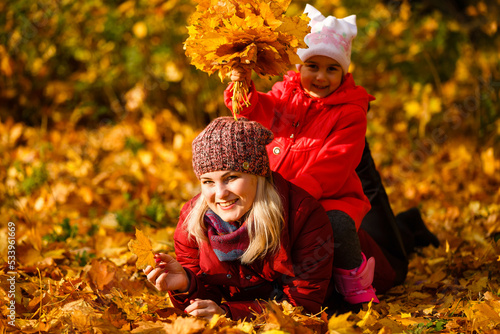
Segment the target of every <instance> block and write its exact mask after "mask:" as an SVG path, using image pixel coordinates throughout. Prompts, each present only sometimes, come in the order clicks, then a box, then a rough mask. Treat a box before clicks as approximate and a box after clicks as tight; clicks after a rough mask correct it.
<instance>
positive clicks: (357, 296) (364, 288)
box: [333, 253, 379, 304]
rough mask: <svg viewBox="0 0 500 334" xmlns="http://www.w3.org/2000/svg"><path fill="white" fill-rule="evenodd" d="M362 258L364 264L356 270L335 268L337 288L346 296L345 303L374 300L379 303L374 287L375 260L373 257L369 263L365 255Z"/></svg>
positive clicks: (334, 278) (334, 277) (334, 274)
mask: <svg viewBox="0 0 500 334" xmlns="http://www.w3.org/2000/svg"><path fill="white" fill-rule="evenodd" d="M361 256H362V257H363V262H362V263H361V265H360V266H359V267H358V268H356V269H352V270H345V269H340V268H334V270H333V280H334V281H335V287H336V288H337V291H338V292H340V293H341V294H342V295H343V296H344V299H345V301H346V302H348V303H350V304H359V303H366V302H369V301H371V300H372V299H373V302H374V303H379V300H378V298H377V296H376V295H375V289H374V288H373V287H372V282H373V274H374V272H375V259H374V258H373V257H371V258H369V259H368V261H367V260H366V256H365V254H363V253H361Z"/></svg>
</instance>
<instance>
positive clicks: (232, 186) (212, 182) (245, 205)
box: [200, 171, 257, 222]
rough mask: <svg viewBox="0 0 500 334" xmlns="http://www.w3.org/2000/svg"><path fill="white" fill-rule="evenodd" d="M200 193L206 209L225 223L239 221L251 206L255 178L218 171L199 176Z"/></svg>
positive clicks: (254, 192) (237, 173) (255, 184)
mask: <svg viewBox="0 0 500 334" xmlns="http://www.w3.org/2000/svg"><path fill="white" fill-rule="evenodd" d="M200 182H201V193H202V195H203V197H204V198H205V200H206V201H207V204H208V207H209V208H210V209H211V210H212V211H213V212H215V213H216V214H217V215H218V216H219V217H220V218H222V219H223V220H224V221H227V222H234V221H237V220H239V219H240V218H241V217H243V215H244V214H245V213H247V212H248V211H249V210H250V208H251V207H252V205H253V201H254V200H255V194H256V193H257V176H255V175H253V174H247V173H240V172H233V171H218V172H211V173H205V174H202V175H201V176H200Z"/></svg>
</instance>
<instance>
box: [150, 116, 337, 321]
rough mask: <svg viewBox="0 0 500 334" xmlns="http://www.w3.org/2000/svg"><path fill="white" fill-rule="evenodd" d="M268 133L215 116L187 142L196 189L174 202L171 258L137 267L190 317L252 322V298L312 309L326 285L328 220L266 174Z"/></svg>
mask: <svg viewBox="0 0 500 334" xmlns="http://www.w3.org/2000/svg"><path fill="white" fill-rule="evenodd" d="M272 139H273V134H272V132H271V131H269V130H267V129H266V128H264V127H263V126H262V125H260V124H259V123H257V122H252V121H248V120H247V119H245V118H240V119H239V120H238V121H235V120H234V119H233V118H232V117H221V118H217V119H215V120H214V121H212V122H211V123H210V124H209V125H208V126H207V128H206V129H205V130H204V131H203V132H202V133H201V134H200V135H199V136H198V137H197V138H196V139H195V140H194V141H193V168H194V172H195V174H196V176H197V177H198V179H199V180H200V184H201V194H199V195H197V196H195V197H194V198H193V199H191V200H190V201H189V202H188V203H186V204H185V205H184V207H183V208H182V211H181V214H180V220H179V223H178V226H177V229H176V231H175V236H174V239H175V252H176V257H177V259H174V258H173V257H172V256H169V255H168V254H156V255H155V256H156V259H157V266H156V267H155V268H152V267H148V268H146V269H145V270H144V272H145V274H146V275H147V278H148V280H149V281H150V282H151V283H153V284H154V285H155V287H156V288H157V289H158V290H160V291H168V293H169V294H170V297H171V300H172V302H173V304H174V305H175V306H176V307H178V308H180V309H183V310H184V311H185V312H186V313H188V314H190V315H194V316H200V317H205V318H207V319H210V318H211V317H212V316H213V315H214V314H225V315H226V316H227V317H230V318H232V319H234V320H236V319H242V318H252V316H253V315H254V314H255V313H260V312H262V305H261V304H260V302H259V301H261V300H270V299H274V298H275V299H276V300H278V301H280V300H284V299H286V300H288V301H289V302H290V303H291V304H293V305H294V306H302V307H304V309H305V310H306V311H307V312H311V313H316V312H319V311H320V309H321V306H322V305H323V303H324V301H325V298H326V296H327V295H328V294H329V289H331V287H332V286H333V285H331V278H332V269H333V267H332V262H333V237H332V236H333V231H332V227H331V225H330V222H329V220H328V216H327V215H326V212H325V211H324V209H323V208H322V206H321V205H320V204H319V202H318V201H316V200H315V199H314V198H313V197H312V196H310V195H309V194H308V193H307V192H306V191H304V190H302V189H301V188H299V187H297V186H294V185H293V184H292V183H290V182H288V181H286V180H285V179H284V178H283V177H281V176H280V175H279V174H276V173H273V172H271V170H270V167H269V159H268V155H267V151H266V145H267V144H269V143H270V142H271V141H272ZM222 300H224V302H222Z"/></svg>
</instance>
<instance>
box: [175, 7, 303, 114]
mask: <svg viewBox="0 0 500 334" xmlns="http://www.w3.org/2000/svg"><path fill="white" fill-rule="evenodd" d="M290 2H291V0H276V1H269V0H267V1H265V0H198V5H197V6H196V12H194V13H193V14H192V15H191V17H190V19H189V22H188V23H189V26H188V31H189V37H188V39H187V40H186V42H185V44H184V47H185V50H186V55H187V56H188V57H190V58H191V63H192V64H193V65H195V66H196V68H198V69H200V70H202V71H204V72H207V73H208V74H212V73H214V72H216V71H219V77H220V79H221V80H224V78H225V77H227V76H229V75H230V74H231V70H232V69H233V68H234V67H242V68H246V69H249V70H253V71H255V72H256V73H257V74H258V75H259V76H261V77H265V76H273V75H280V74H283V73H285V72H286V71H287V69H288V68H289V67H290V65H291V64H299V63H301V60H300V58H299V57H298V56H297V54H296V51H297V48H304V47H306V44H305V43H304V36H305V35H306V34H307V33H308V32H309V31H310V28H309V26H308V23H309V18H308V17H307V15H306V14H302V15H300V16H296V17H289V16H286V15H285V11H286V10H287V8H288V5H289V4H290ZM247 92H248V87H246V84H245V83H244V82H238V83H235V84H234V85H233V111H232V112H233V115H234V117H235V118H236V114H237V113H239V111H240V110H241V109H242V107H243V105H248V104H249V103H248V98H247Z"/></svg>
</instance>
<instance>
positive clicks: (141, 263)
mask: <svg viewBox="0 0 500 334" xmlns="http://www.w3.org/2000/svg"><path fill="white" fill-rule="evenodd" d="M135 237H136V238H137V240H134V239H132V240H130V241H129V243H128V248H129V249H130V251H131V252H132V253H134V254H135V255H137V262H136V263H135V266H136V267H137V269H144V268H146V267H147V266H151V267H154V266H155V265H156V262H155V259H154V254H153V247H152V246H151V241H150V240H149V238H148V237H147V236H145V235H144V233H142V231H141V230H139V229H136V230H135Z"/></svg>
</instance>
